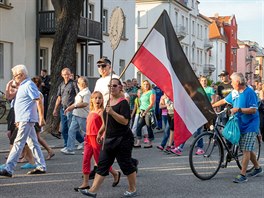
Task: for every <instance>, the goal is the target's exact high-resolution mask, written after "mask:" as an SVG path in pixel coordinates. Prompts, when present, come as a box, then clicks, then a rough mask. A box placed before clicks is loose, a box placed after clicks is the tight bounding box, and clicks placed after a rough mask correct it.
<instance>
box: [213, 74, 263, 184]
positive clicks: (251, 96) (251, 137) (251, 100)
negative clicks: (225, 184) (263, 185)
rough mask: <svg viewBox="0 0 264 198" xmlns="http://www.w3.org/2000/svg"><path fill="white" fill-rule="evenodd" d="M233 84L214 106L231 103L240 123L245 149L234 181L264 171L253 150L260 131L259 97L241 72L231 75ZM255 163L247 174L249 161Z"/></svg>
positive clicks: (241, 139) (239, 181) (239, 180)
mask: <svg viewBox="0 0 264 198" xmlns="http://www.w3.org/2000/svg"><path fill="white" fill-rule="evenodd" d="M230 78H231V80H232V82H231V85H232V86H233V88H234V90H233V91H231V92H230V93H229V94H228V95H227V96H226V97H225V98H224V99H222V100H220V101H218V102H216V103H214V104H213V107H218V106H221V105H223V104H226V103H228V104H231V105H232V106H233V108H232V109H231V113H232V114H236V117H237V118H238V125H239V129H240V133H241V137H240V141H239V145H240V148H241V150H242V151H243V159H242V168H241V172H240V175H238V176H237V177H236V178H235V179H234V180H233V182H234V183H242V182H246V181H247V180H248V179H247V176H249V177H254V176H257V175H259V174H260V173H262V168H261V167H260V165H259V163H258V161H257V159H256V155H255V153H254V152H253V150H254V146H255V141H256V136H257V134H258V133H259V114H258V111H257V109H258V98H257V95H256V93H255V92H254V90H253V89H251V88H249V87H247V85H246V80H245V78H244V76H243V74H241V73H233V74H232V75H231V77H230ZM249 160H251V162H252V163H253V164H254V170H253V171H252V172H251V173H249V174H248V175H246V171H247V166H248V162H249Z"/></svg>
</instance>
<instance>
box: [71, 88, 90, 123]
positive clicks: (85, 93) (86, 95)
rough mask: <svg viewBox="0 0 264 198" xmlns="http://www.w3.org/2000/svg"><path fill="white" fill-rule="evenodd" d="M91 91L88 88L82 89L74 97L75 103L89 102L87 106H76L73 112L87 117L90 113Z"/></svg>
mask: <svg viewBox="0 0 264 198" xmlns="http://www.w3.org/2000/svg"><path fill="white" fill-rule="evenodd" d="M90 97H91V92H90V90H89V89H88V87H87V88H85V89H83V90H82V91H80V92H79V93H78V94H77V95H76V96H75V99H74V104H78V103H81V102H85V103H88V105H87V106H86V107H83V108H76V109H74V110H73V112H72V114H73V115H75V116H78V117H81V118H86V117H87V115H88V113H89V102H90Z"/></svg>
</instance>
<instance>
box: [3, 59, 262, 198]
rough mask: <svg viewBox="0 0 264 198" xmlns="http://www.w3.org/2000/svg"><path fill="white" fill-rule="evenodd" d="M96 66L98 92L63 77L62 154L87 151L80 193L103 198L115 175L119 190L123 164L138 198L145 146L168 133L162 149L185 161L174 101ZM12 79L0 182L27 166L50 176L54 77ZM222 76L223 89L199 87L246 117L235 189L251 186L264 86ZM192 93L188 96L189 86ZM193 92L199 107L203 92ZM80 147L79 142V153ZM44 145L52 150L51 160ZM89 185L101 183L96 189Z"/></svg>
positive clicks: (19, 71) (105, 63)
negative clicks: (135, 153)
mask: <svg viewBox="0 0 264 198" xmlns="http://www.w3.org/2000/svg"><path fill="white" fill-rule="evenodd" d="M97 66H98V72H99V74H100V78H99V79H98V80H97V82H96V85H95V87H94V91H93V93H91V92H90V90H89V88H88V80H87V78H86V77H84V76H77V78H75V77H74V75H73V74H72V72H71V70H70V69H69V68H63V69H62V71H61V77H62V79H63V81H62V82H61V84H60V85H59V86H58V88H57V89H58V91H57V99H56V103H55V107H54V110H53V116H60V131H61V134H62V137H63V148H62V149H61V150H60V151H61V152H62V153H63V154H65V155H74V154H75V149H83V162H82V171H83V181H82V183H81V185H80V186H78V187H74V190H75V191H79V192H81V193H82V194H84V195H86V196H89V197H96V196H97V192H98V190H99V188H100V186H101V184H102V183H103V181H104V178H105V176H107V175H108V174H109V172H110V173H111V174H112V176H113V183H112V186H113V187H115V186H117V185H118V183H119V181H120V177H121V172H120V171H118V170H115V169H114V168H113V167H112V165H113V163H114V161H115V159H116V160H117V163H118V164H119V166H120V169H121V171H122V172H123V174H124V175H126V176H127V180H128V190H127V191H126V192H125V193H124V195H123V196H124V197H133V196H136V195H137V190H136V173H137V166H138V163H139V162H138V160H137V159H134V158H133V157H132V149H133V148H137V149H139V148H142V143H144V146H143V148H145V149H150V148H152V147H153V141H154V138H155V137H154V136H155V135H154V132H153V131H154V130H159V129H161V128H162V129H163V130H164V136H163V139H162V142H161V143H160V145H158V146H157V148H158V149H159V150H161V151H164V152H166V153H168V154H175V155H177V156H180V155H182V152H183V149H184V143H183V144H181V145H179V146H177V147H176V145H174V124H175V123H174V106H173V101H171V99H170V98H168V97H167V96H166V94H165V93H163V92H162V90H160V89H159V88H158V87H157V86H153V85H151V83H150V81H148V80H144V81H143V82H142V84H141V86H139V84H138V82H137V79H132V80H130V79H128V80H126V81H122V80H120V79H119V76H118V75H116V74H112V72H113V71H112V66H111V61H110V60H109V59H107V58H101V59H100V60H98V61H97ZM12 73H13V79H12V80H11V81H10V82H9V83H8V84H7V86H6V96H7V99H9V100H10V101H12V102H11V109H10V112H9V115H8V130H9V131H10V135H9V139H10V153H9V155H8V156H7V161H6V163H5V164H3V165H1V166H0V176H6V177H12V175H13V172H14V168H15V166H16V164H17V163H18V162H20V161H22V162H24V161H27V162H28V163H27V164H25V165H23V166H22V167H21V168H25V169H32V170H30V171H29V172H28V174H44V173H46V171H47V167H46V163H45V159H46V160H49V159H51V158H53V157H54V155H55V153H54V151H53V150H52V149H51V148H50V147H49V146H48V144H47V143H46V142H45V140H44V139H42V138H41V136H40V132H41V127H42V126H44V125H45V118H46V116H47V109H48V105H49V104H48V98H49V90H50V86H51V85H50V77H49V76H48V75H47V71H46V70H42V71H41V75H40V77H34V78H33V79H30V78H29V76H28V72H27V68H26V66H24V65H17V66H15V67H14V68H13V69H12ZM219 77H220V79H221V83H220V84H219V85H215V84H213V83H212V85H211V86H209V85H208V79H207V78H206V77H205V76H201V77H200V78H199V81H200V84H201V86H202V88H203V90H204V93H205V94H206V95H207V97H208V100H209V101H210V102H211V104H212V105H213V107H214V108H215V110H216V111H219V110H220V109H219V106H224V105H226V104H228V105H229V108H230V112H231V113H233V114H236V115H237V116H238V118H239V126H240V130H241V133H242V138H241V140H240V142H241V145H242V146H241V148H242V150H243V162H242V170H241V174H240V175H239V176H238V177H236V178H235V180H234V182H236V183H240V182H245V181H247V176H246V172H245V171H246V167H247V163H248V161H249V160H251V161H252V162H253V164H254V166H255V169H254V170H253V172H252V173H251V175H250V176H256V175H258V174H260V173H261V172H262V169H261V167H260V166H259V164H258V162H257V160H256V157H255V154H254V152H253V148H254V144H255V142H254V141H255V139H254V138H255V137H256V135H257V134H258V133H259V128H260V131H261V134H262V138H263V137H264V134H263V133H264V124H263V117H264V116H263V115H264V102H263V101H264V87H263V86H262V84H261V83H260V82H258V83H257V84H256V90H255V91H253V87H250V88H249V86H248V85H247V84H246V82H245V79H244V77H243V75H241V74H239V73H233V74H232V75H231V80H232V83H231V81H230V79H229V74H228V72H226V71H223V72H222V73H221V74H220V75H219ZM186 86H187V85H186ZM262 87H263V88H262ZM186 90H189V89H187V87H186ZM188 93H189V95H190V96H191V95H192V96H191V97H194V98H195V97H196V99H198V100H199V97H198V94H199V91H197V90H195V91H192V92H188ZM220 108H223V107H220ZM260 118H261V119H260ZM227 121H228V114H227V115H225V116H224V117H223V118H222V122H223V123H226V122H227ZM259 121H260V124H259ZM176 124H177V123H176ZM253 125H254V126H253ZM206 127H207V125H205V126H202V127H201V128H199V129H197V131H196V132H195V133H194V136H197V135H199V134H200V133H202V131H203V130H204V129H206ZM143 138H144V139H143ZM142 139H143V142H142V141H141V140H142ZM76 141H78V142H79V145H78V147H77V148H76V147H75V142H76ZM40 144H41V145H42V146H43V147H44V148H45V149H46V150H47V153H48V155H47V157H46V158H44V156H43V153H42V150H41V148H40ZM196 147H197V150H196V154H197V155H202V154H204V153H205V152H204V150H203V140H202V139H201V141H199V142H198V144H197V146H196ZM92 159H93V160H92ZM92 166H93V170H91V167H92ZM89 179H94V181H93V183H92V185H91V186H90V185H89Z"/></svg>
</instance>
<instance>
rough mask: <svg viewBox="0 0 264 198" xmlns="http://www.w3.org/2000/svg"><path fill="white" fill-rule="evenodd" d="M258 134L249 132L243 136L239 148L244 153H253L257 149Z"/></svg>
mask: <svg viewBox="0 0 264 198" xmlns="http://www.w3.org/2000/svg"><path fill="white" fill-rule="evenodd" d="M256 136H257V133H256V132H248V133H246V134H241V136H240V141H239V146H240V148H241V150H242V151H253V150H254V149H255V142H256Z"/></svg>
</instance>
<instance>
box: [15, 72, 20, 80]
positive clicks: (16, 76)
mask: <svg viewBox="0 0 264 198" xmlns="http://www.w3.org/2000/svg"><path fill="white" fill-rule="evenodd" d="M20 75H21V73H19V74H17V75H14V76H13V79H15V78H16V77H18V76H20Z"/></svg>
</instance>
